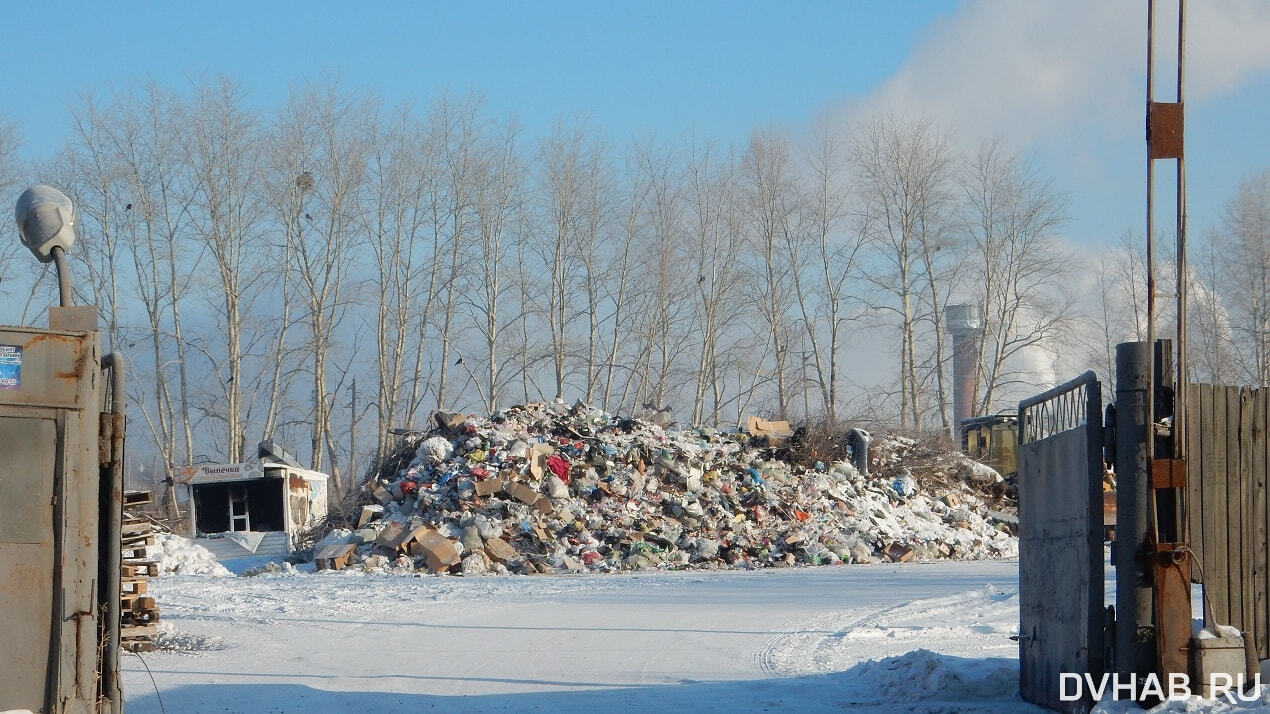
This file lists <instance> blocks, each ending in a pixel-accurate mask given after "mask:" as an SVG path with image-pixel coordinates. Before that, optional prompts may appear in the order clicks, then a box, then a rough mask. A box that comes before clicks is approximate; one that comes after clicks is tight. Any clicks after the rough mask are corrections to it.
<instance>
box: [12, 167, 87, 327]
mask: <svg viewBox="0 0 1270 714" xmlns="http://www.w3.org/2000/svg"><path fill="white" fill-rule="evenodd" d="M13 214H14V218H15V219H16V220H17V222H18V235H19V236H20V237H21V239H22V244H23V245H25V246H26V247H27V248H29V249H30V250H31V253H33V254H34V255H35V257H36V259H38V260H39V261H40V262H41V263H49V262H52V263H53V264H54V265H55V266H56V267H57V287H58V294H59V297H60V298H61V303H62V307H69V306H70V304H71V282H70V273H69V272H68V271H67V269H66V251H68V250H70V247H71V245H72V244H73V243H74V242H75V207H74V205H72V204H71V200H70V199H69V198H67V197H66V194H64V193H62V192H61V191H59V190H57V189H55V188H53V187H52V186H45V185H44V184H40V185H38V186H32V187H31V188H28V189H27V190H25V191H23V192H22V195H21V196H18V204H17V206H16V208H15V209H14V212H13Z"/></svg>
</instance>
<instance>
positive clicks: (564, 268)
mask: <svg viewBox="0 0 1270 714" xmlns="http://www.w3.org/2000/svg"><path fill="white" fill-rule="evenodd" d="M539 162H540V171H541V175H540V177H539V188H538V191H539V195H540V197H541V198H540V199H539V200H540V202H541V203H540V205H541V206H542V211H543V215H542V216H541V218H540V225H541V228H540V230H538V231H536V234H537V238H538V240H536V241H534V243H533V250H534V252H535V253H536V255H537V256H538V260H539V263H540V266H541V268H542V271H541V275H542V279H543V281H544V282H545V283H546V287H547V290H546V291H545V292H546V298H545V301H544V302H543V304H542V305H541V306H540V311H541V315H542V316H543V318H544V321H545V322H546V325H547V332H548V336H549V340H550V344H549V352H548V357H549V359H550V363H551V367H552V370H553V377H554V388H555V395H554V396H555V397H556V398H557V399H560V398H562V397H563V396H564V390H565V380H566V378H567V376H568V375H569V373H570V372H571V366H570V364H569V361H570V360H569V358H570V355H571V353H572V351H573V347H574V345H573V342H574V336H573V335H572V334H571V328H572V327H573V325H574V323H575V322H576V321H578V320H579V319H587V320H588V325H587V328H588V329H587V334H586V335H585V336H584V340H585V344H586V349H585V354H586V356H585V357H584V358H583V360H582V364H581V365H579V367H580V370H582V371H584V372H585V377H584V384H585V391H586V395H587V398H588V399H589V398H590V396H591V395H592V394H593V393H594V389H595V381H594V380H595V359H596V353H597V346H596V339H597V337H598V325H597V324H596V313H595V306H596V305H597V304H598V302H599V296H598V290H599V287H600V277H601V276H600V274H599V273H600V267H599V252H598V249H599V240H600V235H599V233H600V230H601V227H602V225H603V223H604V221H605V219H606V216H607V205H606V197H605V195H604V194H605V192H606V191H607V190H608V187H607V183H608V178H607V172H606V168H605V164H604V158H603V150H602V148H601V147H600V144H599V142H598V141H596V140H595V139H594V138H593V137H592V136H591V135H590V133H589V132H588V130H587V129H586V128H585V126H583V125H582V124H580V123H575V124H573V125H566V124H565V123H564V122H563V121H560V120H558V121H557V122H556V125H555V127H554V129H553V130H552V133H551V135H550V136H549V137H547V138H546V139H544V140H543V141H542V143H541V145H540V147H539ZM579 286H581V287H579ZM580 302H581V304H579V303H580Z"/></svg>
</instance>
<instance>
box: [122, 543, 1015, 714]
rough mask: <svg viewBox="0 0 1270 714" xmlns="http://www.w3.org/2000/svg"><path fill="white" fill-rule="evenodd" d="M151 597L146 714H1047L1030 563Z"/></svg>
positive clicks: (142, 708)
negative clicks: (821, 713)
mask: <svg viewBox="0 0 1270 714" xmlns="http://www.w3.org/2000/svg"><path fill="white" fill-rule="evenodd" d="M151 588H152V590H153V591H154V592H155V593H156V595H157V597H158V599H159V603H160V607H161V608H162V610H163V614H162V619H163V621H164V622H165V623H167V624H166V625H165V629H166V630H168V632H167V634H165V635H164V636H163V637H161V638H160V639H161V641H163V642H164V643H165V644H166V646H169V647H174V648H176V649H175V650H161V651H159V652H155V653H151V654H148V655H144V662H143V661H142V659H141V658H139V657H137V656H135V655H126V656H125V657H126V659H125V669H126V675H125V680H124V684H125V691H126V693H127V708H128V711H130V712H157V711H160V709H161V705H160V697H161V699H162V708H164V709H166V710H167V711H169V712H226V711H228V712H346V711H365V712H390V711H427V710H436V711H447V712H451V711H544V712H546V711H551V712H560V711H564V712H571V711H576V712H599V711H641V712H643V711H685V710H690V709H691V710H695V711H701V712H736V711H809V710H810V711H816V710H840V709H846V710H849V711H877V712H884V711H895V706H896V703H897V702H904V703H905V704H904V707H905V708H906V709H908V710H909V711H970V712H976V711H977V712H1018V711H1029V710H1031V708H1030V707H1028V705H1026V704H1024V703H1023V702H1022V701H1020V700H1019V699H1018V697H1017V694H1016V693H1015V691H1016V689H1017V671H1018V668H1017V659H1016V656H1017V655H1016V652H1017V645H1016V644H1015V642H1013V641H1012V640H1010V639H1009V637H1010V635H1011V634H1013V633H1014V631H1015V629H1016V627H1017V625H1016V621H1017V617H1018V615H1017V613H1018V602H1017V595H1016V594H1015V591H1016V589H1017V564H1016V563H1015V562H1013V561H982V562H974V563H964V562H957V563H949V562H941V563H930V564H902V565H901V564H897V565H871V566H852V567H825V568H796V569H779V570H769V571H758V572H700V571H690V572H678V573H646V574H629V575H610V576H593V575H592V576H538V577H510V578H508V577H476V578H471V577H469V578H460V577H435V576H426V577H419V578H417V577H409V576H407V577H401V576H384V575H366V574H361V573H356V572H348V571H345V572H340V573H318V574H314V573H305V572H299V573H289V574H277V575H275V574H267V575H260V576H255V577H239V578H213V577H200V576H165V577H162V578H158V579H157V580H155V581H154V582H153V583H152V586H151ZM870 660H876V661H870ZM147 667H148V668H149V673H147V669H146V668H147ZM150 674H152V675H153V678H154V683H153V684H152V683H151V679H150ZM156 685H157V688H158V694H157V695H156V692H155V687H156Z"/></svg>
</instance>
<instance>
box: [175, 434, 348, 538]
mask: <svg viewBox="0 0 1270 714" xmlns="http://www.w3.org/2000/svg"><path fill="white" fill-rule="evenodd" d="M267 444H268V442H263V443H262V444H261V448H260V452H261V459H260V460H255V461H248V462H245V463H240V464H201V465H198V466H189V467H186V468H183V469H180V470H179V471H178V478H179V480H180V481H181V482H182V483H184V484H185V485H186V487H187V488H188V496H189V504H190V521H191V523H192V524H193V530H194V536H195V542H197V543H198V544H199V545H202V546H203V547H205V548H207V549H208V550H210V551H212V553H213V554H215V555H216V557H217V559H219V560H222V561H224V560H231V559H234V558H242V557H248V556H256V555H268V556H284V555H288V554H290V553H291V552H292V551H293V550H294V549H295V545H296V536H298V535H299V534H301V533H303V532H304V531H306V530H308V529H310V528H312V527H313V526H314V525H316V524H317V523H318V522H320V521H321V520H322V519H323V518H325V517H326V513H327V481H328V480H329V477H328V476H327V475H326V474H323V473H318V472H317V471H310V470H308V469H304V468H300V467H299V466H298V465H295V463H294V461H293V460H291V459H290V458H289V455H287V454H286V452H282V451H280V450H274V449H271V448H269V447H267V446H266V445H267ZM270 446H271V445H270ZM275 453H276V454H280V455H281V456H282V457H283V458H277V456H276V455H275ZM284 459H285V461H284ZM287 461H290V462H291V463H287Z"/></svg>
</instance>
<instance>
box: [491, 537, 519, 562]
mask: <svg viewBox="0 0 1270 714" xmlns="http://www.w3.org/2000/svg"><path fill="white" fill-rule="evenodd" d="M485 553H486V554H487V555H489V557H490V558H493V559H494V560H496V561H498V562H500V563H506V562H507V561H509V560H515V559H516V558H517V557H518V554H517V553H516V549H515V548H513V547H512V545H511V543H508V542H507V541H505V540H503V539H502V538H490V539H489V540H487V541H485Z"/></svg>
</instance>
